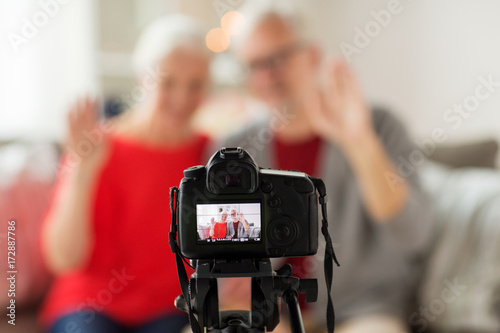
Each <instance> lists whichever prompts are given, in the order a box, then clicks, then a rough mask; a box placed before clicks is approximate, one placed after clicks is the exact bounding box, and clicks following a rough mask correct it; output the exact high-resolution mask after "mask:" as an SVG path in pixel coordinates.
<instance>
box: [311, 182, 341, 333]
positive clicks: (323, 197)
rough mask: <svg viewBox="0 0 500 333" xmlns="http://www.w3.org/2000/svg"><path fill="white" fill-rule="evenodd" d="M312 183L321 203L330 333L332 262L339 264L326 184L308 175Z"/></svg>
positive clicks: (333, 318) (333, 315)
mask: <svg viewBox="0 0 500 333" xmlns="http://www.w3.org/2000/svg"><path fill="white" fill-rule="evenodd" d="M309 178H310V179H311V181H312V182H313V184H314V185H315V186H316V189H317V190H318V193H319V203H320V205H321V215H322V221H321V233H322V234H323V236H324V237H325V260H324V271H325V281H326V290H327V292H328V305H327V308H326V326H327V329H328V332H329V333H331V332H333V331H334V330H335V310H334V308H333V301H332V282H333V263H334V262H335V264H337V266H340V264H339V261H338V260H337V256H336V255H335V251H334V250H333V242H332V238H331V237H330V233H329V232H328V217H327V207H326V203H327V199H328V197H327V194H326V186H325V183H324V182H323V180H322V179H320V178H314V177H311V176H309Z"/></svg>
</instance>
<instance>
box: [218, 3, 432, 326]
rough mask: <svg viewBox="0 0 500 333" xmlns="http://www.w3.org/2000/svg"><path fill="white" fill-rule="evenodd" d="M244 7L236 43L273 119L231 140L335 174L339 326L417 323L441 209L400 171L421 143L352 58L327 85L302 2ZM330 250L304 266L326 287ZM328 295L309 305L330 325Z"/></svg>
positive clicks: (332, 201) (265, 161)
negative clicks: (376, 105) (365, 82)
mask: <svg viewBox="0 0 500 333" xmlns="http://www.w3.org/2000/svg"><path fill="white" fill-rule="evenodd" d="M259 4H263V3H262V2H259ZM241 13H242V14H243V15H244V17H245V21H246V25H245V28H244V30H243V33H242V34H241V36H240V37H239V40H237V41H236V42H237V43H236V47H235V50H234V51H235V54H236V56H237V57H238V58H239V59H240V60H241V62H242V63H243V64H244V65H245V66H246V67H247V85H248V89H249V91H250V93H251V94H252V95H253V96H254V97H256V98H257V99H259V100H261V101H262V102H264V103H265V104H266V105H267V106H268V108H269V109H270V110H271V112H270V119H268V121H267V122H265V123H262V122H260V123H257V124H255V125H253V126H250V127H249V128H247V129H246V130H244V131H243V132H241V133H239V134H237V135H235V136H234V137H231V138H229V139H228V140H227V141H226V142H225V145H226V146H242V147H244V148H246V149H247V150H248V151H249V152H250V153H251V154H252V155H253V157H254V158H255V159H256V161H257V163H259V165H261V166H263V167H273V168H281V169H298V170H301V171H304V172H306V173H308V174H310V175H314V176H317V177H321V178H322V179H323V180H324V181H325V184H326V186H327V191H328V196H329V201H328V211H329V216H330V220H331V221H330V233H331V235H332V236H333V240H334V243H335V248H336V252H337V255H338V257H339V260H340V261H341V265H342V267H340V268H339V269H336V270H335V271H334V281H333V292H332V297H333V300H334V304H335V308H336V313H337V324H338V325H337V327H338V330H336V331H338V332H371V333H374V332H383V333H391V332H394V333H400V332H403V331H407V327H406V326H407V325H406V323H407V321H408V320H407V317H406V316H407V315H406V311H407V308H408V305H409V303H410V298H411V293H412V291H414V283H415V278H414V276H415V274H414V273H415V270H416V268H417V267H416V266H415V264H414V262H415V259H416V258H418V257H419V255H420V254H421V253H422V250H423V248H424V246H425V244H426V241H427V239H428V234H429V231H430V228H429V227H430V221H431V216H430V214H429V209H428V206H427V204H426V199H425V197H424V195H423V194H422V192H421V190H420V188H419V186H418V178H417V174H416V173H413V174H410V175H407V174H405V176H402V175H400V173H399V172H398V170H399V169H400V163H401V162H400V161H402V160H405V161H407V160H408V158H409V156H410V155H411V153H412V152H413V151H414V147H413V146H412V144H411V142H410V139H409V138H408V136H407V133H406V131H405V130H404V128H403V127H402V125H401V124H400V122H399V121H398V120H397V119H395V118H394V117H393V116H392V115H390V114H389V113H387V112H384V111H380V110H371V109H370V108H369V106H368V105H367V104H366V102H365V100H364V98H363V96H362V94H361V91H360V88H359V86H358V84H357V82H356V80H355V78H354V76H353V74H352V72H351V70H350V69H349V68H348V67H347V66H346V65H345V64H343V63H342V62H334V63H333V64H332V65H331V67H330V69H328V71H327V73H328V84H327V85H325V87H323V86H322V85H320V83H319V80H318V74H319V72H320V71H321V70H322V69H321V66H320V62H321V52H320V49H319V48H318V46H317V45H316V44H315V43H314V42H313V41H312V39H311V38H310V36H309V35H308V34H307V33H306V32H307V30H308V29H307V28H308V27H307V25H304V21H303V18H301V17H300V15H299V12H298V11H297V10H294V8H292V10H287V9H286V8H281V7H280V8H278V7H277V6H276V5H275V2H272V1H268V2H266V3H265V4H264V5H263V6H258V5H257V4H255V2H253V1H252V2H251V3H250V2H248V5H247V7H246V8H242V10H241ZM318 252H321V251H318ZM322 254H323V253H321V255H322ZM320 260H321V259H320V258H317V259H314V260H313V261H311V260H309V261H306V262H302V264H300V265H298V266H296V267H295V268H294V269H295V270H296V271H298V272H300V273H302V275H304V274H305V275H309V276H314V277H317V278H319V286H320V288H321V287H323V288H324V285H325V283H324V280H322V279H323V266H322V264H321V262H320ZM326 298H327V293H326V290H320V292H319V300H318V302H317V303H315V304H313V305H311V307H314V308H313V310H314V311H308V313H309V317H314V320H312V321H313V322H316V323H318V325H321V327H324V322H325V308H326V304H327V300H326Z"/></svg>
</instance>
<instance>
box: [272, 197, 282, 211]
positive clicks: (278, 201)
mask: <svg viewBox="0 0 500 333" xmlns="http://www.w3.org/2000/svg"><path fill="white" fill-rule="evenodd" d="M269 206H271V207H272V208H276V207H279V206H281V199H280V198H279V197H276V196H274V197H271V199H269Z"/></svg>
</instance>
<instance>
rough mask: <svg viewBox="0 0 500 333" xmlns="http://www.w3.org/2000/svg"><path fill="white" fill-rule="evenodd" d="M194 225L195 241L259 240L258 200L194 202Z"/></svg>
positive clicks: (259, 217) (244, 241)
mask: <svg viewBox="0 0 500 333" xmlns="http://www.w3.org/2000/svg"><path fill="white" fill-rule="evenodd" d="M196 227H197V228H196V230H197V233H198V236H197V240H198V243H208V244H213V243H248V242H250V243H252V242H254V243H255V242H260V241H261V208H260V203H217V204H197V205H196Z"/></svg>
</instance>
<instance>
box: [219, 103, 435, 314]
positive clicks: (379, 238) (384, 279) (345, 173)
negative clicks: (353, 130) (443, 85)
mask: <svg viewBox="0 0 500 333" xmlns="http://www.w3.org/2000/svg"><path fill="white" fill-rule="evenodd" d="M372 118H373V126H374V128H375V130H376V132H377V134H378V136H379V137H380V139H381V141H382V142H383V144H384V146H385V148H386V151H387V152H388V154H389V156H390V157H391V159H392V160H393V162H394V163H395V166H396V167H399V166H401V165H402V162H401V161H409V160H410V159H409V156H410V155H411V154H412V153H414V154H415V152H416V148H415V147H414V146H413V144H412V142H411V141H410V139H409V137H408V135H407V132H406V131H405V129H404V128H403V126H402V124H401V123H400V122H399V121H398V120H397V119H396V118H395V117H393V116H392V115H391V114H389V113H388V112H385V111H381V110H374V111H373V117H372ZM271 123H272V122H269V121H265V122H259V123H255V124H253V125H251V126H249V127H248V128H246V129H245V130H243V131H242V132H240V133H238V134H237V135H234V136H232V137H230V138H229V139H227V140H225V141H224V142H222V144H221V143H219V145H218V147H217V148H215V147H214V148H215V149H219V148H220V147H221V146H226V147H230V146H233V147H236V146H241V147H243V148H245V149H247V151H248V152H249V153H250V154H251V155H252V156H253V157H254V158H255V160H256V162H257V163H258V164H259V165H260V166H262V167H271V168H276V160H275V159H274V156H276V154H275V152H274V145H273V144H272V143H273V133H272V130H271V129H270V127H269V125H268V124H271ZM322 144H323V147H322V149H321V150H320V151H321V152H323V154H322V155H321V156H320V159H319V163H320V167H321V169H320V172H319V175H320V177H321V178H322V179H323V180H324V182H325V184H326V187H327V192H328V216H329V223H330V224H329V230H330V235H331V236H332V239H333V242H334V247H335V251H336V253H337V257H338V258H339V261H340V264H341V267H339V268H334V275H333V291H332V297H333V301H334V305H335V309H336V314H337V321H338V322H341V321H343V320H345V319H348V318H351V317H354V316H356V315H360V314H380V313H382V314H394V315H397V316H401V318H402V319H403V320H404V321H405V322H407V318H408V317H406V316H407V311H408V305H409V304H410V299H411V297H412V296H413V295H412V294H413V293H414V291H415V286H416V283H417V275H418V274H417V273H418V272H419V265H418V264H417V259H418V258H419V257H420V256H421V254H422V252H423V251H424V250H425V247H426V245H427V243H428V239H429V237H430V235H429V233H430V231H431V220H432V214H431V211H430V205H429V204H428V201H427V198H426V196H425V195H424V194H423V192H422V190H421V188H420V186H419V180H418V175H417V172H416V169H417V167H418V166H415V172H410V174H409V175H407V174H406V175H405V176H406V177H404V178H405V179H406V180H407V181H408V183H409V185H410V187H411V189H410V196H409V200H408V202H407V204H406V206H405V207H404V208H403V209H402V211H401V212H400V213H399V214H398V215H397V216H396V217H395V218H394V219H393V220H392V221H388V223H386V224H379V223H376V222H374V221H372V220H371V219H370V217H369V216H368V214H367V212H366V211H365V209H364V206H363V202H362V200H361V194H360V191H359V186H358V184H357V181H356V178H355V177H354V174H353V171H352V170H351V168H350V166H349V164H348V162H347V160H346V159H345V157H344V156H343V154H342V153H341V151H340V150H339V149H338V148H337V147H336V146H334V145H332V144H329V143H327V142H323V143H322ZM215 149H214V150H215ZM406 167H408V165H406ZM263 223H265V221H264V222H263ZM319 238H320V245H319V248H318V253H317V254H316V255H315V256H314V257H309V258H308V259H306V264H305V265H304V267H299V269H300V270H302V272H303V273H306V274H307V275H310V276H313V277H316V278H318V284H319V288H320V290H319V296H318V301H317V302H316V303H313V304H312V307H313V310H314V311H312V313H314V314H317V317H318V318H317V319H318V321H319V322H320V323H321V322H325V313H326V304H327V297H326V287H325V281H324V275H323V274H324V273H323V256H324V240H323V237H322V235H321V234H320V236H319ZM276 268H279V267H276Z"/></svg>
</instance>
